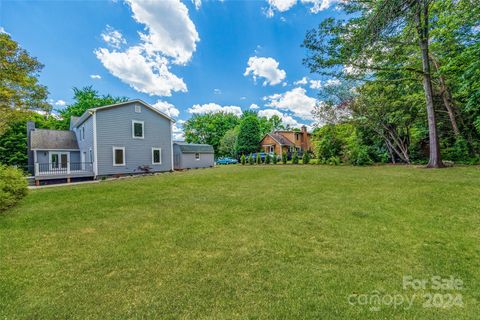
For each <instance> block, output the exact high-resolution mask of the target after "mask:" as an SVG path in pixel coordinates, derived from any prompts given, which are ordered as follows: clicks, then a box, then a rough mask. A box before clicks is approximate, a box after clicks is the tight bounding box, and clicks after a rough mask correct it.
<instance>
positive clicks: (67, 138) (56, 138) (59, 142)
mask: <svg viewBox="0 0 480 320" xmlns="http://www.w3.org/2000/svg"><path fill="white" fill-rule="evenodd" d="M30 149H32V150H33V149H38V150H78V143H77V137H76V136H75V133H74V132H73V131H66V130H47V129H35V130H33V131H32V132H31V134H30Z"/></svg>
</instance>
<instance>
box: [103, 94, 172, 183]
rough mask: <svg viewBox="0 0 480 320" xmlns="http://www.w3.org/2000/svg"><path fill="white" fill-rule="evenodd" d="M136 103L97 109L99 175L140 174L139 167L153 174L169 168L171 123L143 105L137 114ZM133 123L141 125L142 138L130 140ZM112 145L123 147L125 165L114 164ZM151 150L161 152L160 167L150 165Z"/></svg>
mask: <svg viewBox="0 0 480 320" xmlns="http://www.w3.org/2000/svg"><path fill="white" fill-rule="evenodd" d="M135 104H136V103H130V104H126V105H123V106H118V107H114V108H106V109H102V110H97V113H96V118H97V119H96V132H97V160H98V175H100V176H102V175H112V174H124V173H127V174H128V173H141V172H142V171H140V170H139V169H138V167H139V166H149V167H150V168H152V170H153V171H156V172H160V171H170V170H171V169H172V148H171V128H170V120H169V119H167V118H165V117H163V116H161V115H160V114H158V113H156V112H154V111H152V110H150V109H149V108H147V107H145V106H144V105H141V113H136V112H135ZM132 120H139V121H143V122H144V138H143V139H134V138H133V137H132ZM114 146H115V147H124V148H125V166H114V165H113V147H114ZM152 147H153V148H161V150H162V151H161V160H162V163H161V164H160V165H154V164H152Z"/></svg>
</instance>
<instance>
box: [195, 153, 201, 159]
mask: <svg viewBox="0 0 480 320" xmlns="http://www.w3.org/2000/svg"><path fill="white" fill-rule="evenodd" d="M197 154H198V158H197ZM195 160H197V161H199V160H200V152H195Z"/></svg>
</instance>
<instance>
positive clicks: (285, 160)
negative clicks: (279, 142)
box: [282, 152, 288, 164]
mask: <svg viewBox="0 0 480 320" xmlns="http://www.w3.org/2000/svg"><path fill="white" fill-rule="evenodd" d="M287 160H288V157H287V153H286V152H283V153H282V162H283V164H287Z"/></svg>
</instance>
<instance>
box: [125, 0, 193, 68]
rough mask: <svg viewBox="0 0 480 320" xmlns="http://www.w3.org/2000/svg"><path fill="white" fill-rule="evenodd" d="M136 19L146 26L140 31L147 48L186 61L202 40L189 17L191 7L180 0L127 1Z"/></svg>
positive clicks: (182, 61) (176, 61)
mask: <svg viewBox="0 0 480 320" xmlns="http://www.w3.org/2000/svg"><path fill="white" fill-rule="evenodd" d="M127 3H129V4H130V7H131V8H132V12H133V18H134V19H135V20H136V21H137V22H139V23H142V24H144V25H145V30H146V31H147V33H140V37H141V39H142V40H143V41H144V43H145V47H146V49H147V51H152V52H161V53H162V54H164V55H166V56H169V57H171V58H173V59H174V62H175V63H178V64H185V63H187V62H188V61H189V60H190V58H191V57H192V54H193V52H195V50H196V48H197V42H198V41H200V37H199V36H198V32H197V29H196V28H195V25H194V24H193V22H192V20H190V17H189V16H188V9H187V7H186V6H185V5H184V4H183V3H181V2H180V1H179V0H164V1H157V0H127Z"/></svg>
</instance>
